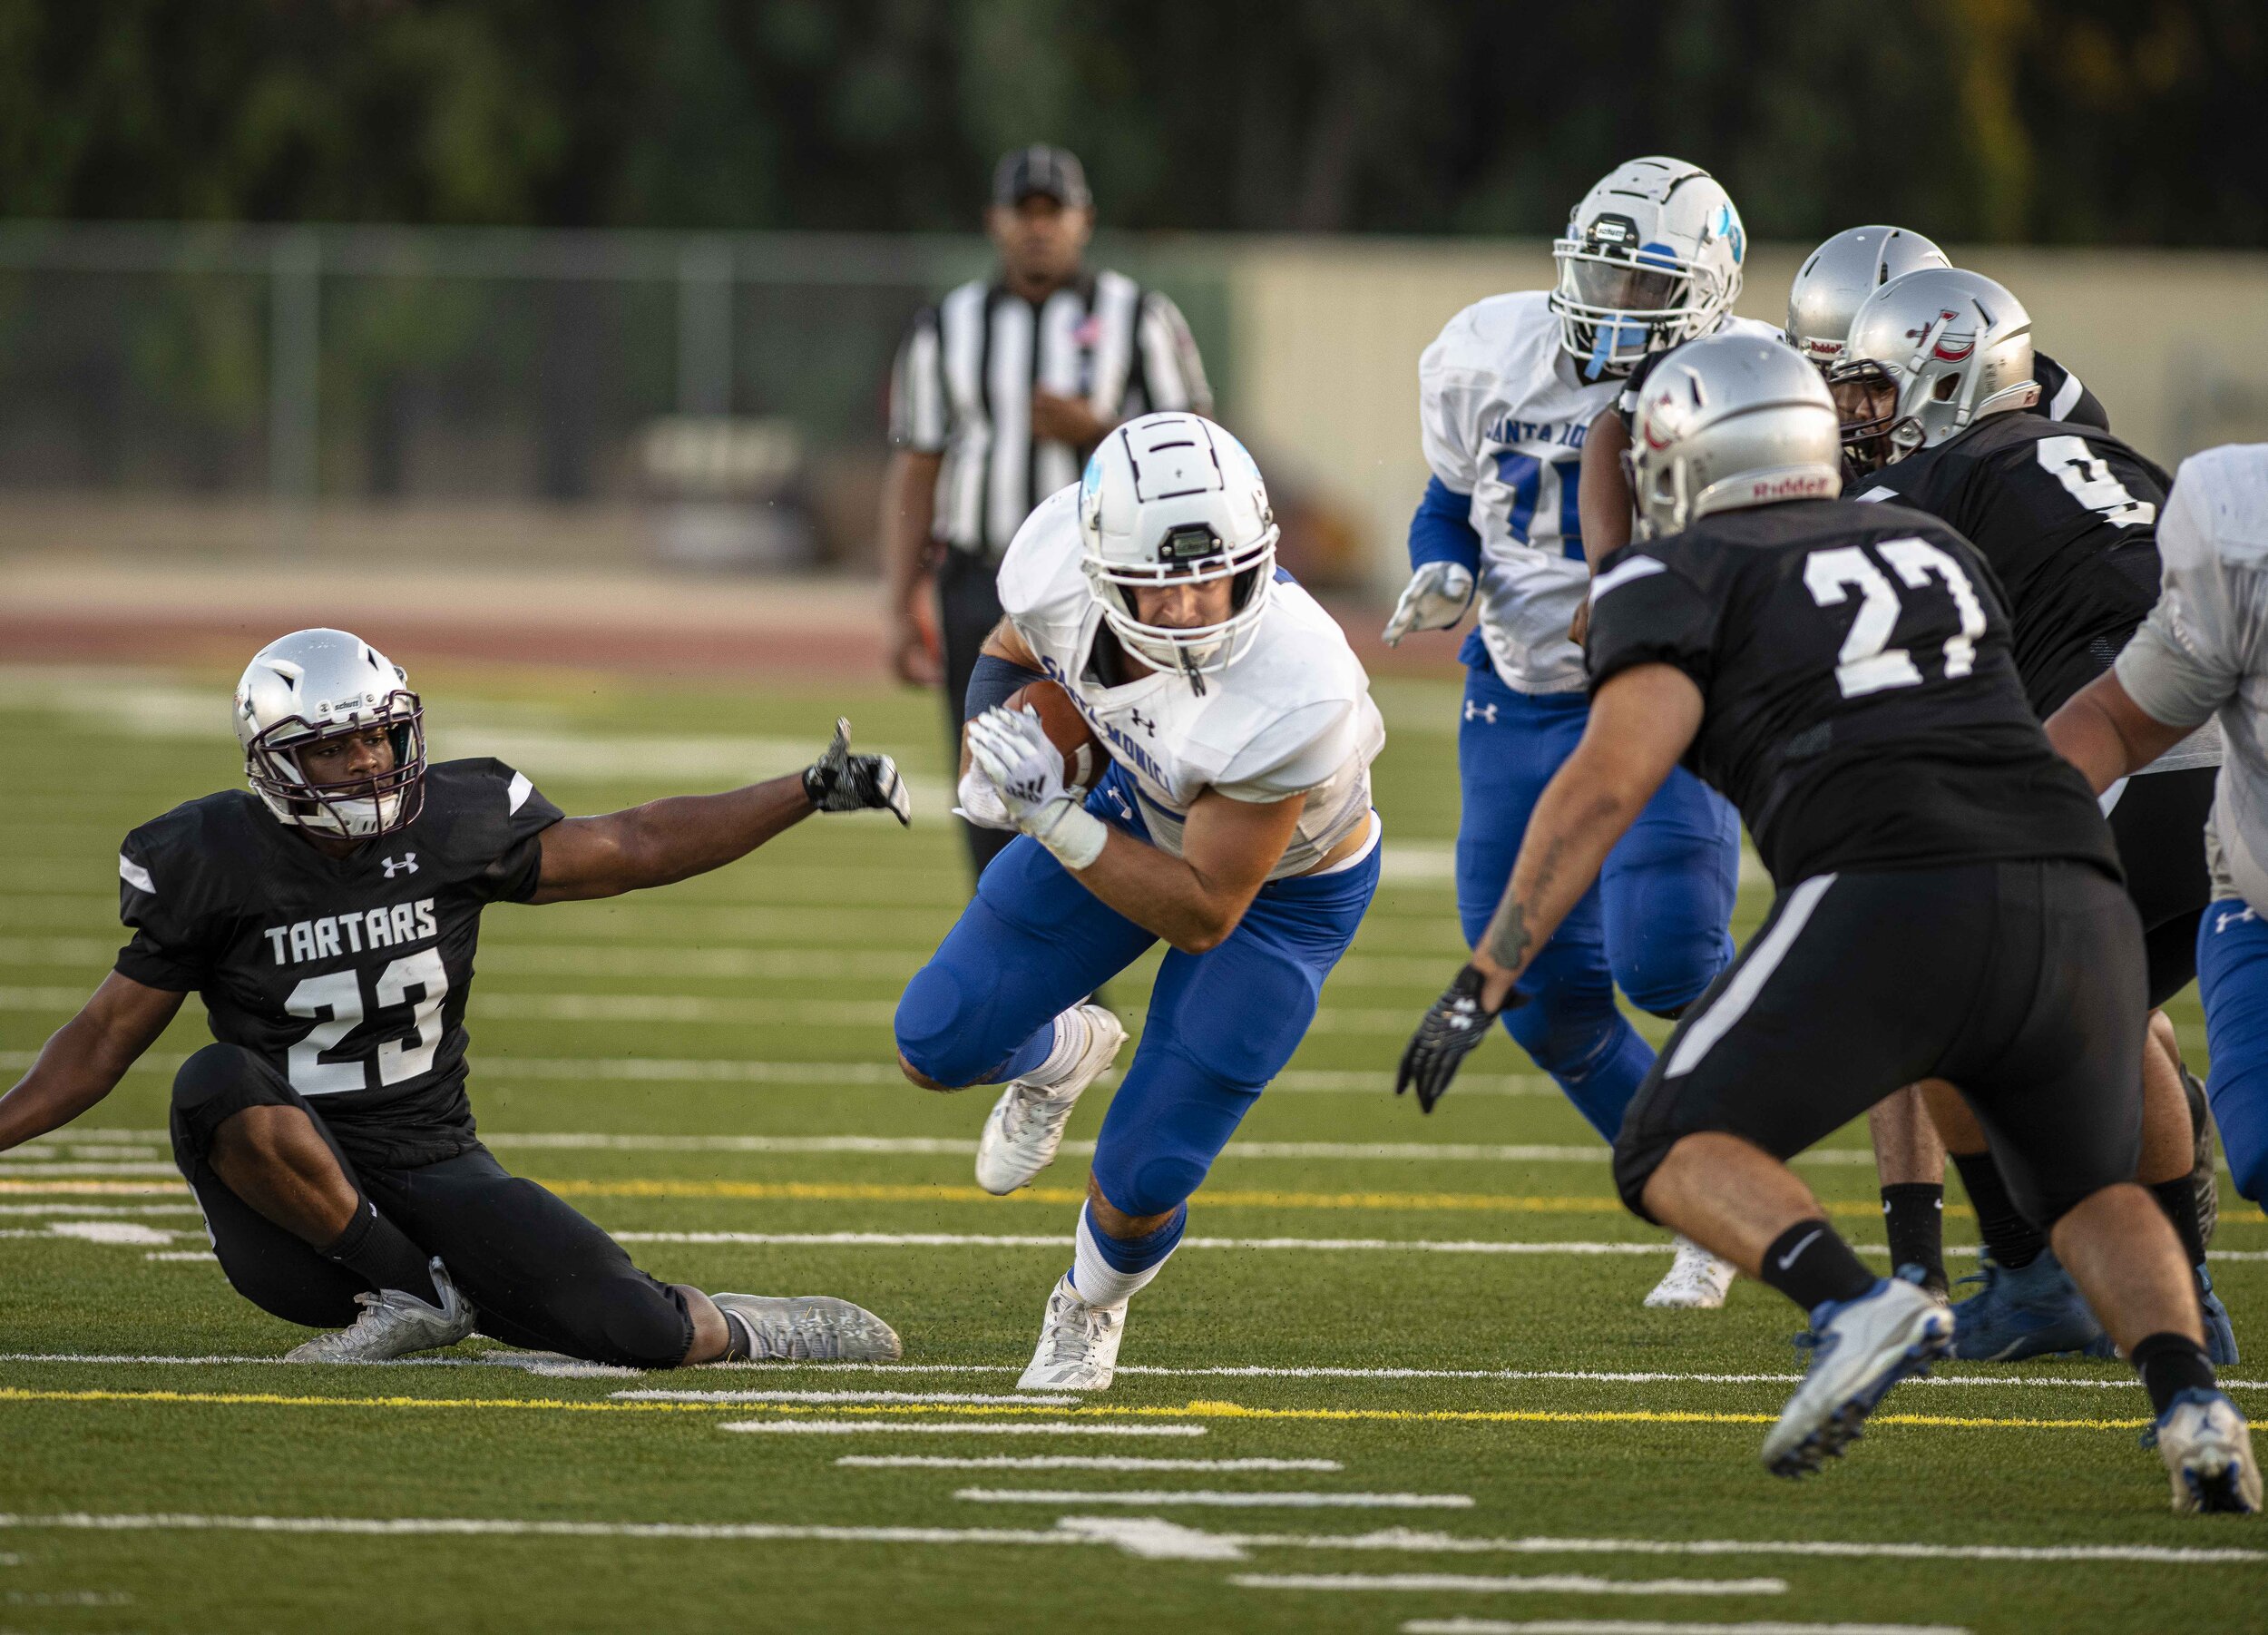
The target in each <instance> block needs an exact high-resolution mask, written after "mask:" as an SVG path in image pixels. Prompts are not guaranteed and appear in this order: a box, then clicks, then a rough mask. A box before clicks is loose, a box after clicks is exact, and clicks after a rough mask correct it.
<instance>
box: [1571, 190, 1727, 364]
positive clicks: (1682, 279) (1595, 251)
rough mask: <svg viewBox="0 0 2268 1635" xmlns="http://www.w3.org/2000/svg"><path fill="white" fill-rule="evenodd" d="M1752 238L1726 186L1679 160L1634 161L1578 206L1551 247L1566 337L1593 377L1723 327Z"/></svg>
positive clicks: (1574, 352)
mask: <svg viewBox="0 0 2268 1635" xmlns="http://www.w3.org/2000/svg"><path fill="white" fill-rule="evenodd" d="M1745 246H1746V240H1745V235H1744V233H1743V231H1742V229H1741V225H1740V217H1739V216H1738V214H1737V213H1736V212H1735V210H1733V207H1732V202H1731V201H1730V200H1728V199H1726V198H1725V191H1724V190H1723V189H1722V188H1720V187H1718V186H1717V185H1716V182H1715V181H1711V180H1710V179H1709V177H1708V176H1707V174H1706V172H1704V171H1699V170H1697V169H1695V168H1694V167H1692V166H1689V165H1684V164H1681V163H1680V162H1677V161H1675V160H1663V159H1645V160H1634V161H1632V162H1630V163H1629V164H1628V165H1625V166H1624V167H1622V168H1621V169H1620V170H1618V171H1616V172H1615V173H1614V174H1613V175H1611V176H1608V178H1606V179H1605V180H1604V181H1601V182H1599V184H1598V186H1597V187H1595V188H1593V189H1592V190H1591V191H1590V192H1589V194H1588V195H1586V196H1585V198H1584V201H1583V202H1582V203H1581V204H1579V206H1577V207H1576V211H1575V216H1574V219H1573V220H1570V221H1569V227H1568V233H1567V236H1566V237H1564V238H1562V239H1559V240H1558V241H1556V242H1555V243H1554V244H1553V245H1552V247H1551V254H1552V259H1553V262H1554V263H1555V265H1556V266H1557V268H1558V277H1557V279H1556V281H1555V283H1554V285H1553V288H1552V291H1551V310H1552V311H1553V312H1554V313H1555V314H1557V315H1558V317H1559V344H1560V348H1561V349H1562V350H1563V351H1565V352H1567V353H1568V354H1569V355H1570V356H1571V357H1574V358H1575V359H1576V360H1577V361H1578V365H1579V372H1580V373H1581V375H1582V377H1583V378H1584V379H1586V380H1598V379H1601V378H1603V377H1609V376H1618V375H1627V374H1628V373H1629V372H1630V371H1631V369H1632V368H1634V367H1636V366H1637V364H1638V363H1640V362H1641V361H1643V360H1644V358H1645V357H1647V354H1648V353H1653V352H1662V351H1667V349H1668V348H1671V347H1674V346H1677V345H1678V344H1679V343H1680V342H1683V341H1686V340H1690V339H1692V338H1695V337H1696V336H1700V335H1706V334H1707V333H1708V332H1709V331H1710V330H1712V329H1714V328H1716V324H1717V322H1718V320H1719V319H1720V318H1722V316H1723V315H1724V314H1725V312H1726V311H1728V310H1729V309H1730V308H1731V307H1732V304H1733V301H1734V299H1735V297H1736V296H1737V295H1738V294H1739V293H1740V264H1741V259H1742V256H1743V253H1744V251H1745Z"/></svg>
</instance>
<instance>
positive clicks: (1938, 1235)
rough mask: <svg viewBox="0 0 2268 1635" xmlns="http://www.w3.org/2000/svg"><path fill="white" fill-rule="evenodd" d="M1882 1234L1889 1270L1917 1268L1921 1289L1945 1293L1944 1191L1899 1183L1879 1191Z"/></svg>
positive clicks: (1933, 1185) (1927, 1183)
mask: <svg viewBox="0 0 2268 1635" xmlns="http://www.w3.org/2000/svg"><path fill="white" fill-rule="evenodd" d="M1882 1230H1883V1232H1884V1233H1885V1234H1886V1235H1887V1236H1888V1237H1889V1238H1890V1264H1891V1265H1892V1268H1896V1267H1901V1266H1918V1267H1920V1268H1921V1286H1922V1287H1924V1288H1931V1289H1935V1290H1936V1291H1937V1292H1938V1293H1940V1294H1943V1293H1944V1292H1945V1188H1944V1186H1943V1185H1942V1184H1941V1183H1936V1182H1931V1181H1924V1180H1901V1181H1895V1182H1892V1184H1891V1185H1889V1186H1887V1187H1884V1188H1883V1189H1882Z"/></svg>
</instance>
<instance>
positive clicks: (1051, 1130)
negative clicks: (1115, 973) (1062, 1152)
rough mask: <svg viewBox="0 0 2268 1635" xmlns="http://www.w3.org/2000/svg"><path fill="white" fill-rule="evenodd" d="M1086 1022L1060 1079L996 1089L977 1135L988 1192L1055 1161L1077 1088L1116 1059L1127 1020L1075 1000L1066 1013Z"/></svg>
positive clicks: (1007, 1188)
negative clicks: (1047, 1084)
mask: <svg viewBox="0 0 2268 1635" xmlns="http://www.w3.org/2000/svg"><path fill="white" fill-rule="evenodd" d="M1069 1014H1070V1015H1072V1016H1075V1017H1077V1018H1079V1019H1080V1020H1081V1021H1082V1022H1084V1023H1086V1025H1087V1048H1086V1049H1085V1050H1084V1051H1082V1052H1080V1057H1079V1062H1078V1064H1077V1065H1076V1066H1075V1067H1073V1068H1072V1069H1071V1072H1070V1076H1069V1077H1068V1078H1066V1079H1065V1080H1064V1081H1063V1082H1061V1084H1058V1085H1056V1086H1054V1087H1053V1088H1052V1089H1049V1090H1040V1089H1036V1088H1033V1087H1031V1086H1029V1085H1027V1084H1026V1083H1025V1082H1024V1081H1023V1080H1022V1079H1016V1080H1013V1081H1012V1082H1010V1083H1009V1086H1008V1088H1007V1089H1005V1090H1003V1091H1002V1092H1000V1100H999V1101H995V1102H993V1103H992V1112H991V1114H990V1115H989V1116H987V1117H986V1119H985V1121H984V1133H983V1134H982V1135H980V1136H978V1137H977V1141H976V1184H977V1185H978V1186H980V1187H982V1188H983V1189H984V1190H986V1191H987V1192H994V1193H1007V1192H1013V1191H1014V1190H1016V1189H1017V1188H1018V1187H1028V1186H1030V1185H1031V1178H1032V1177H1033V1176H1035V1175H1037V1174H1039V1173H1040V1171H1041V1170H1044V1169H1046V1168H1047V1167H1048V1166H1049V1165H1050V1164H1051V1163H1053V1162H1054V1161H1055V1150H1056V1149H1057V1148H1059V1147H1061V1145H1062V1144H1063V1126H1064V1125H1066V1124H1068V1123H1070V1118H1071V1109H1072V1108H1074V1107H1076V1106H1077V1105H1078V1104H1079V1097H1080V1092H1082V1091H1084V1090H1085V1089H1086V1088H1087V1086H1089V1085H1090V1084H1092V1083H1093V1082H1095V1081H1096V1080H1097V1079H1099V1078H1100V1077H1101V1076H1102V1072H1103V1070H1104V1069H1105V1068H1107V1067H1109V1066H1110V1063H1111V1062H1115V1061H1117V1060H1118V1055H1119V1046H1120V1045H1122V1044H1124V1043H1126V1024H1125V1023H1121V1022H1120V1021H1119V1019H1118V1018H1117V1017H1116V1016H1113V1015H1112V1014H1111V1013H1110V1012H1108V1011H1106V1010H1104V1009H1103V1008H1102V1007H1101V1006H1100V1005H1099V1004H1082V1005H1075V1006H1073V1007H1072V1008H1071V1010H1070V1012H1069Z"/></svg>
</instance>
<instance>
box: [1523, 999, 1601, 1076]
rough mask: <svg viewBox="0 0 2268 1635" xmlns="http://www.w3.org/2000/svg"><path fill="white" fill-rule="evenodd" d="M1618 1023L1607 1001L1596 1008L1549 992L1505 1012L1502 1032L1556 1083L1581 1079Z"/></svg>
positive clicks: (1591, 1001) (1592, 1003)
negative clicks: (1558, 1080) (1556, 1081)
mask: <svg viewBox="0 0 2268 1635" xmlns="http://www.w3.org/2000/svg"><path fill="white" fill-rule="evenodd" d="M1620 1022H1621V1017H1620V1015H1619V1014H1618V1013H1617V1012H1616V1010H1615V1008H1614V1001H1613V999H1612V998H1611V997H1607V998H1606V999H1605V1000H1604V1001H1603V1003H1601V1002H1599V1001H1597V1000H1594V999H1593V998H1591V997H1590V996H1588V995H1573V994H1552V993H1551V992H1549V990H1547V991H1545V992H1544V993H1542V994H1538V995H1537V996H1536V997H1535V998H1533V999H1531V1000H1530V1001H1529V1002H1528V1003H1527V1004H1524V1005H1522V1006H1520V1009H1518V1010H1516V1011H1507V1012H1505V1013H1504V1031H1505V1032H1506V1033H1510V1034H1511V1036H1512V1041H1513V1043H1516V1044H1518V1045H1519V1046H1520V1049H1522V1050H1524V1051H1526V1052H1528V1054H1529V1055H1530V1057H1531V1058H1533V1059H1534V1061H1535V1063H1536V1065H1537V1066H1538V1067H1540V1068H1541V1069H1543V1071H1544V1072H1547V1073H1549V1074H1550V1075H1551V1076H1552V1077H1553V1078H1555V1079H1569V1078H1580V1077H1581V1076H1582V1075H1583V1072H1584V1071H1585V1070H1586V1069H1588V1068H1589V1067H1590V1066H1592V1065H1593V1064H1594V1063H1596V1062H1598V1060H1599V1059H1600V1057H1602V1056H1603V1055H1605V1054H1606V1052H1607V1051H1608V1047H1609V1046H1610V1045H1611V1044H1612V1043H1613V1042H1614V1040H1615V1037H1616V1035H1617V1034H1618V1033H1619V1032H1620V1031H1621V1030H1620V1027H1619V1026H1618V1024H1619V1023H1620Z"/></svg>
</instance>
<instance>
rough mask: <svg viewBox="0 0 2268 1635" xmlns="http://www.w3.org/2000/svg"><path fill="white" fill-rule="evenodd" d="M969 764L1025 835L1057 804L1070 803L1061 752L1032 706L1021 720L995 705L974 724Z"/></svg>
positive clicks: (973, 722)
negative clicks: (994, 792)
mask: <svg viewBox="0 0 2268 1635" xmlns="http://www.w3.org/2000/svg"><path fill="white" fill-rule="evenodd" d="M969 761H970V769H971V770H973V771H977V770H981V771H982V773H983V774H984V778H985V780H986V781H987V782H989V783H990V784H991V785H992V788H993V789H994V791H996V792H997V794H998V796H999V798H1000V803H1001V805H1002V808H1005V809H1006V811H1007V814H1008V818H1009V820H1010V822H1011V823H1012V825H1013V826H1014V827H1017V828H1020V829H1023V830H1025V831H1026V832H1027V833H1028V832H1030V831H1031V828H1032V827H1033V826H1034V824H1035V823H1036V822H1037V821H1038V820H1039V819H1040V818H1041V816H1042V814H1047V815H1050V816H1052V814H1051V813H1050V811H1049V808H1051V807H1052V806H1054V804H1055V803H1056V802H1057V801H1068V800H1070V798H1071V792H1070V788H1068V787H1067V786H1066V785H1065V783H1064V781H1063V752H1062V751H1061V749H1057V748H1056V747H1055V746H1054V745H1053V744H1051V743H1050V742H1049V741H1048V735H1047V733H1046V731H1045V730H1044V729H1042V728H1041V725H1040V712H1039V711H1038V710H1033V709H1031V708H1030V707H1028V706H1027V707H1026V708H1025V709H1024V710H1023V711H1022V713H1021V714H1019V713H1016V712H1014V711H1012V710H1008V709H1006V708H1004V707H1002V706H1001V705H998V704H995V705H994V706H993V707H992V709H990V710H986V711H985V712H984V713H983V714H982V715H980V716H978V717H977V718H976V720H973V721H971V722H970V723H969Z"/></svg>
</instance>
